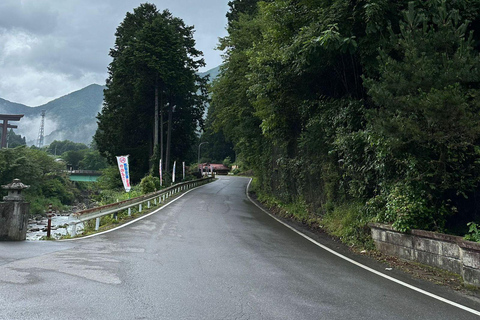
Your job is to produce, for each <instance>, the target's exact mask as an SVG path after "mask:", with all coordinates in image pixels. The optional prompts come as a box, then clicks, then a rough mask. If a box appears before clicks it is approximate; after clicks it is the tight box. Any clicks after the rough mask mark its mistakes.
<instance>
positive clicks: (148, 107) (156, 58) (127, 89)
mask: <svg viewBox="0 0 480 320" xmlns="http://www.w3.org/2000/svg"><path fill="white" fill-rule="evenodd" d="M115 35H116V41H115V47H114V48H113V49H111V51H110V56H111V57H112V58H113V61H112V63H111V64H110V66H109V77H108V79H107V89H106V90H105V92H104V94H105V103H104V107H103V109H102V111H101V112H100V113H99V114H98V117H97V119H98V130H97V132H96V134H95V137H94V139H95V142H96V144H97V147H98V150H99V151H100V153H101V154H102V155H103V156H105V157H106V158H107V159H108V161H109V162H110V163H111V164H114V163H115V156H119V155H127V154H129V155H130V165H131V177H132V180H133V181H139V180H140V179H141V178H142V177H143V176H144V175H145V173H147V172H149V168H150V167H152V165H153V166H157V167H156V168H155V167H153V169H152V170H153V171H154V172H158V160H159V158H162V159H163V161H167V162H168V163H167V164H164V165H165V167H166V168H167V170H170V169H169V168H171V164H172V163H173V161H174V160H177V159H182V161H183V160H186V161H188V160H192V159H194V157H195V153H194V152H192V148H191V146H192V145H193V144H195V142H196V139H197V137H196V130H197V127H202V126H203V123H202V121H203V120H202V115H203V111H204V107H205V103H206V100H207V98H206V97H207V96H206V91H205V87H206V79H203V78H200V77H199V76H198V75H197V74H196V71H197V70H198V68H199V67H201V66H203V65H204V61H203V59H201V58H200V57H201V55H202V53H201V52H200V51H198V50H196V49H195V41H194V39H193V27H190V26H186V25H185V24H184V22H183V21H182V20H181V19H179V18H176V17H173V16H172V15H171V13H170V12H168V10H165V11H163V12H159V11H158V10H157V8H156V7H155V6H154V5H153V4H148V3H146V4H142V5H140V6H139V7H138V8H136V9H135V10H134V12H133V13H127V15H126V17H125V19H124V21H123V22H122V23H121V24H120V26H119V27H118V28H117V32H116V34H115ZM155 89H157V90H158V106H159V113H160V114H163V116H164V122H166V123H167V122H168V124H169V125H165V126H164V127H163V134H162V133H160V137H158V138H159V139H161V138H162V137H163V143H164V145H165V147H164V155H163V156H162V155H160V148H159V146H158V145H157V146H155V145H154V142H155V139H154V133H155V131H154V125H155V121H154V120H155V102H156V99H155ZM150 160H151V162H150Z"/></svg>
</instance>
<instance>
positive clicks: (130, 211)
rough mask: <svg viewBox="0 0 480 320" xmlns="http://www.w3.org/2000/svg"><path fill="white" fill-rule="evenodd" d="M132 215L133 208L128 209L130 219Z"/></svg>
mask: <svg viewBox="0 0 480 320" xmlns="http://www.w3.org/2000/svg"><path fill="white" fill-rule="evenodd" d="M131 215H132V208H128V216H129V217H130V216H131Z"/></svg>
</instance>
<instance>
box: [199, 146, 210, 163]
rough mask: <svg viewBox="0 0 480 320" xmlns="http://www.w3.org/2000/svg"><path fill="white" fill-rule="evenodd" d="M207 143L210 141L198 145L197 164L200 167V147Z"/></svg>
mask: <svg viewBox="0 0 480 320" xmlns="http://www.w3.org/2000/svg"><path fill="white" fill-rule="evenodd" d="M205 143H208V141H205V142H202V143H200V144H199V145H198V161H197V163H198V164H199V165H200V147H201V146H202V144H205Z"/></svg>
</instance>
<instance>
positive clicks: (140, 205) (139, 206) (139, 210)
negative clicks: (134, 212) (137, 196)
mask: <svg viewBox="0 0 480 320" xmlns="http://www.w3.org/2000/svg"><path fill="white" fill-rule="evenodd" d="M138 212H142V204H141V203H140V204H139V205H138Z"/></svg>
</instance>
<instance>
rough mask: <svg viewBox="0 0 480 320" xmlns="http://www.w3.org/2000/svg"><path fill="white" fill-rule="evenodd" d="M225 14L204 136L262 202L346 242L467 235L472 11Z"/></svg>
mask: <svg viewBox="0 0 480 320" xmlns="http://www.w3.org/2000/svg"><path fill="white" fill-rule="evenodd" d="M229 6H230V11H229V13H228V14H227V17H228V27H227V29H228V36H226V37H224V38H223V39H221V41H220V45H219V48H220V49H221V50H224V64H223V66H222V67H221V72H220V75H219V77H218V78H217V80H216V81H214V84H213V86H212V104H211V111H210V113H209V119H207V122H210V126H209V127H210V128H211V130H212V131H213V132H217V133H221V134H222V135H224V136H225V138H226V139H227V140H228V141H231V142H232V143H233V146H234V150H235V152H236V154H237V158H238V159H241V161H242V162H243V163H244V164H245V166H247V167H250V168H252V169H254V172H255V175H256V177H257V179H258V180H257V182H256V190H257V192H258V194H259V196H260V197H263V198H264V199H274V201H276V202H277V203H280V204H281V203H283V204H297V206H296V207H297V208H305V210H307V211H308V212H309V214H310V215H313V216H318V217H323V218H324V220H323V221H331V220H336V221H337V225H338V226H337V227H338V228H340V229H341V228H342V224H349V223H350V225H349V227H348V230H344V233H343V235H342V236H344V237H345V238H361V237H362V233H365V232H367V231H366V230H368V228H365V226H366V224H367V223H368V222H370V221H379V222H385V223H392V224H393V226H394V227H395V228H396V229H398V230H403V231H406V230H409V229H411V228H422V229H426V230H437V231H444V232H453V231H459V232H462V230H463V231H465V228H466V224H467V223H468V222H469V221H477V222H479V220H480V215H479V213H478V209H477V208H476V206H475V203H476V201H478V196H479V194H478V186H479V179H480V140H479V138H480V126H479V121H480V113H479V111H480V110H479V108H480V74H479V72H480V58H479V44H480V42H479V40H480V30H479V29H480V1H478V0H455V1H441V0H433V1H411V2H409V1H385V0H363V1H353V0H352V1H343V0H334V1H324V0H272V1H255V0H250V1H244V0H232V1H230V2H229ZM345 221H349V222H345ZM352 224H353V226H352ZM456 229H459V230H456Z"/></svg>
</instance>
